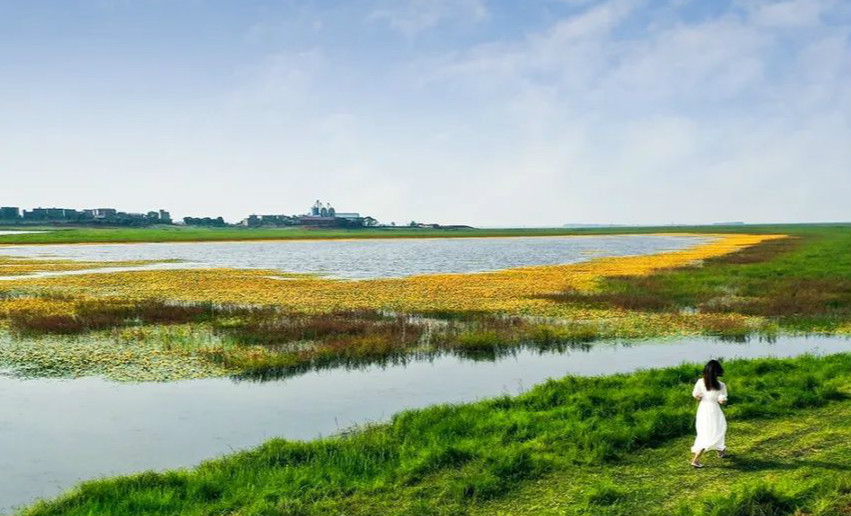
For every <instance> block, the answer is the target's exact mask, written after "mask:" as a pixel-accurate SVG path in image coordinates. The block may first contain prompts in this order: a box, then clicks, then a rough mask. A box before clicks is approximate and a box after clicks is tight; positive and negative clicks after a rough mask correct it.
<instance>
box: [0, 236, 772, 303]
mask: <svg viewBox="0 0 851 516" xmlns="http://www.w3.org/2000/svg"><path fill="white" fill-rule="evenodd" d="M701 236H710V237H711V238H712V240H711V241H709V242H707V243H704V244H700V245H697V246H694V247H691V248H689V249H685V250H680V251H671V252H664V253H659V254H654V255H646V256H626V257H614V258H600V259H595V260H591V261H588V262H583V263H576V264H569V265H555V266H550V265H548V266H535V267H522V268H515V269H506V270H501V271H495V272H486V273H476V274H435V275H423V276H413V277H408V278H391V279H374V280H364V281H345V280H334V279H325V278H317V277H311V276H305V275H285V274H281V273H280V272H278V271H269V270H238V269H194V270H157V271H131V272H116V273H109V274H89V275H72V276H62V277H43V278H21V279H16V280H9V281H5V282H3V284H0V288H5V289H10V288H14V289H19V291H24V292H26V291H31V292H37V291H41V292H44V291H49V292H53V293H56V294H60V295H63V296H85V297H88V296H96V297H103V296H109V297H113V296H114V297H122V298H160V299H169V300H177V301H213V302H220V303H246V304H273V305H279V306H282V307H284V308H287V309H290V310H298V311H305V312H324V311H331V310H340V309H388V310H399V311H410V312H429V311H487V312H511V313H526V314H538V315H554V316H558V315H567V314H566V313H565V311H566V310H571V309H570V308H567V307H565V306H564V305H560V304H558V303H554V302H552V301H548V300H545V299H540V298H539V297H538V296H540V295H542V294H548V293H555V292H561V291H564V290H565V289H568V288H573V289H577V290H584V291H588V290H592V289H594V288H595V285H596V284H597V282H598V280H599V279H601V278H606V277H612V276H619V275H646V274H651V273H652V272H653V271H655V270H658V269H663V268H671V267H682V266H685V265H689V264H692V263H695V262H698V261H700V260H705V259H708V258H713V257H717V256H721V255H724V254H727V253H730V252H733V251H736V250H738V249H741V248H743V247H747V246H751V245H755V244H757V243H760V242H762V241H765V240H770V239H775V238H782V237H783V235H748V234H735V235H701ZM19 303H44V304H45V305H50V304H51V303H54V302H52V301H50V300H24V299H7V300H4V301H0V315H3V312H8V311H9V310H14V309H17V308H18V307H19ZM29 308H35V307H32V306H30V307H29ZM64 308H67V304H66V302H65V301H56V302H55V306H52V307H48V306H44V309H46V310H48V309H49V310H50V311H55V310H59V311H61V310H63V309H64ZM573 310H575V309H573ZM591 312H594V311H589V313H587V314H586V315H587V316H590V317H600V316H605V315H606V314H602V313H596V312H595V313H591ZM571 315H573V316H576V315H577V314H576V313H575V312H574V313H571Z"/></svg>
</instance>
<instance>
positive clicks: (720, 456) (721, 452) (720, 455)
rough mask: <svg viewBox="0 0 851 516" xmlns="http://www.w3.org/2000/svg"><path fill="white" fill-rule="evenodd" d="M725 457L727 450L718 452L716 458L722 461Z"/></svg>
mask: <svg viewBox="0 0 851 516" xmlns="http://www.w3.org/2000/svg"><path fill="white" fill-rule="evenodd" d="M726 456H727V450H718V458H719V459H723V458H724V457H726Z"/></svg>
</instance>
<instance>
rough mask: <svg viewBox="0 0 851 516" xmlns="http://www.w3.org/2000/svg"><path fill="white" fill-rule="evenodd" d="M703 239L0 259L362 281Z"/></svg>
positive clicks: (1, 249)
mask: <svg viewBox="0 0 851 516" xmlns="http://www.w3.org/2000/svg"><path fill="white" fill-rule="evenodd" d="M708 240H710V238H707V237H695V236H660V235H615V236H580V237H577V236H566V237H507V238H410V239H408V238H405V239H360V240H289V241H277V242H268V241H267V242H257V241H255V242H189V243H153V244H105V245H49V246H18V245H15V246H0V255H7V256H23V257H28V258H44V259H49V258H62V259H71V260H87V261H118V260H182V261H183V262H182V263H167V264H159V265H153V266H148V267H133V268H125V269H124V270H128V269H144V268H187V267H229V268H237V269H277V270H280V271H285V272H299V273H314V274H324V275H328V276H331V277H336V278H346V279H365V278H382V277H385V278H386V277H402V276H411V275H415V274H435V273H468V272H481V271H492V270H498V269H507V268H510V267H522V266H527V265H554V264H562V263H576V262H581V261H585V260H589V259H591V258H596V257H600V256H626V255H643V254H653V253H659V252H663V251H670V250H679V249H684V248H687V247H690V246H693V245H697V244H699V243H701V242H705V241H708ZM112 270H114V269H112ZM112 270H101V271H97V270H92V271H71V272H62V273H51V274H42V275H60V274H80V273H81V272H111V271H112ZM18 278H20V276H18Z"/></svg>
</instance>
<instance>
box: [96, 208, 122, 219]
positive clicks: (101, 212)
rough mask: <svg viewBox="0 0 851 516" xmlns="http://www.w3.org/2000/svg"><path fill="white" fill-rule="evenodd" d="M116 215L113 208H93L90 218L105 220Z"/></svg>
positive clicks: (116, 212) (116, 211)
mask: <svg viewBox="0 0 851 516" xmlns="http://www.w3.org/2000/svg"><path fill="white" fill-rule="evenodd" d="M116 215H118V210H116V209H115V208H95V209H93V210H92V216H93V217H94V218H96V219H107V218H110V217H115V216H116Z"/></svg>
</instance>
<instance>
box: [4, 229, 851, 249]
mask: <svg viewBox="0 0 851 516" xmlns="http://www.w3.org/2000/svg"><path fill="white" fill-rule="evenodd" d="M825 226H826V227H844V228H845V229H849V228H851V225H849V224H827V225H825V224H812V225H810V224H782V225H781V224H763V225H737V226H648V227H613V228H577V229H571V228H494V229H480V228H473V229H426V228H404V227H398V228H364V229H333V230H332V229H304V228H259V229H258V228H197V227H179V226H155V227H149V228H85V227H79V228H74V227H72V228H69V227H33V228H29V227H23V226H18V227H7V228H0V229H9V230H14V229H20V230H22V231H26V230H30V231H33V230H41V231H45V232H44V233H21V234H18V235H0V245H2V244H77V243H130V242H204V241H227V240H310V239H347V238H464V237H467V238H470V237H517V236H560V235H613V234H647V233H784V232H787V231H789V230H791V231H793V232H796V231H809V229H810V228H819V227H825Z"/></svg>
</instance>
